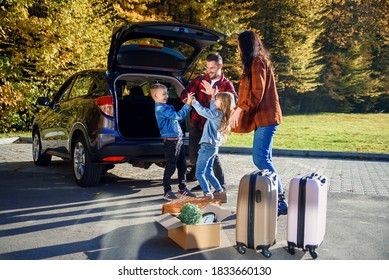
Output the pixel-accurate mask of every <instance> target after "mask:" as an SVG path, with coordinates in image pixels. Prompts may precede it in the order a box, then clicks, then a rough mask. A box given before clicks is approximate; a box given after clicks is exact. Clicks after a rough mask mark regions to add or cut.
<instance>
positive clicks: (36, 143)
mask: <svg viewBox="0 0 389 280" xmlns="http://www.w3.org/2000/svg"><path fill="white" fill-rule="evenodd" d="M32 159H33V160H34V163H35V165H37V166H46V165H49V164H50V163H51V155H45V154H42V142H41V136H40V134H39V130H38V129H35V130H34V132H33V134H32Z"/></svg>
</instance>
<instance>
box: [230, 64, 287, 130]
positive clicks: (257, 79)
mask: <svg viewBox="0 0 389 280" xmlns="http://www.w3.org/2000/svg"><path fill="white" fill-rule="evenodd" d="M251 77H252V79H251V84H250V80H249V79H248V77H246V76H245V75H242V77H241V79H240V83H239V91H238V93H239V95H238V96H239V97H238V104H237V106H238V107H240V108H241V109H242V110H243V112H242V117H241V119H240V121H239V122H240V123H239V125H238V128H236V129H234V130H233V131H235V132H249V131H252V130H254V129H256V128H258V127H263V126H269V125H276V124H280V123H281V122H282V111H281V106H280V103H279V99H278V93H277V88H276V83H275V79H274V73H273V70H272V66H271V64H270V62H267V61H265V60H264V59H262V58H261V57H256V58H255V59H254V60H253V64H252V66H251Z"/></svg>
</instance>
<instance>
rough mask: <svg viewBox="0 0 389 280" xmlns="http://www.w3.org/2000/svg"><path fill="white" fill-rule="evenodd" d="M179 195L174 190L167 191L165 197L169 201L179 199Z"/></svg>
mask: <svg viewBox="0 0 389 280" xmlns="http://www.w3.org/2000/svg"><path fill="white" fill-rule="evenodd" d="M177 198H178V197H177V196H176V194H175V193H174V192H173V191H168V192H167V193H165V194H164V195H163V199H165V200H167V201H172V200H173V199H177Z"/></svg>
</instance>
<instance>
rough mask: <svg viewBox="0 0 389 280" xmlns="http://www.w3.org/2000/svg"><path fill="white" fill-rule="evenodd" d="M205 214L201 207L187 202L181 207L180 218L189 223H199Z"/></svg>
mask: <svg viewBox="0 0 389 280" xmlns="http://www.w3.org/2000/svg"><path fill="white" fill-rule="evenodd" d="M202 216H203V212H202V211H201V210H200V208H199V207H198V206H197V205H195V204H192V203H187V204H185V205H184V206H183V207H182V208H181V212H180V215H178V218H179V219H180V220H181V222H183V223H184V224H187V225H195V224H198V223H199V222H200V220H201V217H202Z"/></svg>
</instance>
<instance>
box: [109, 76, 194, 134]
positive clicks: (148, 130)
mask: <svg viewBox="0 0 389 280" xmlns="http://www.w3.org/2000/svg"><path fill="white" fill-rule="evenodd" d="M156 82H158V83H161V84H164V85H165V86H166V87H167V88H168V93H169V100H168V104H172V105H173V106H174V107H175V109H176V111H178V110H180V109H181V107H182V106H183V105H184V103H183V102H182V101H181V99H180V98H179V95H180V94H181V92H182V90H183V89H184V86H183V85H182V84H181V83H180V82H179V81H178V80H177V79H176V78H173V77H168V76H161V75H152V74H124V75H121V76H120V77H118V78H117V80H116V82H115V93H116V104H117V106H116V115H117V124H118V130H119V133H120V134H121V135H122V136H123V137H126V138H146V137H147V138H150V137H152V138H154V137H155V138H160V137H161V135H160V132H159V128H158V125H157V120H156V118H155V112H154V107H155V102H154V100H153V99H152V97H151V95H150V86H151V85H152V84H154V83H156ZM189 118H190V114H188V116H187V118H186V121H184V122H182V123H181V126H182V130H183V132H188V131H189Z"/></svg>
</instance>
